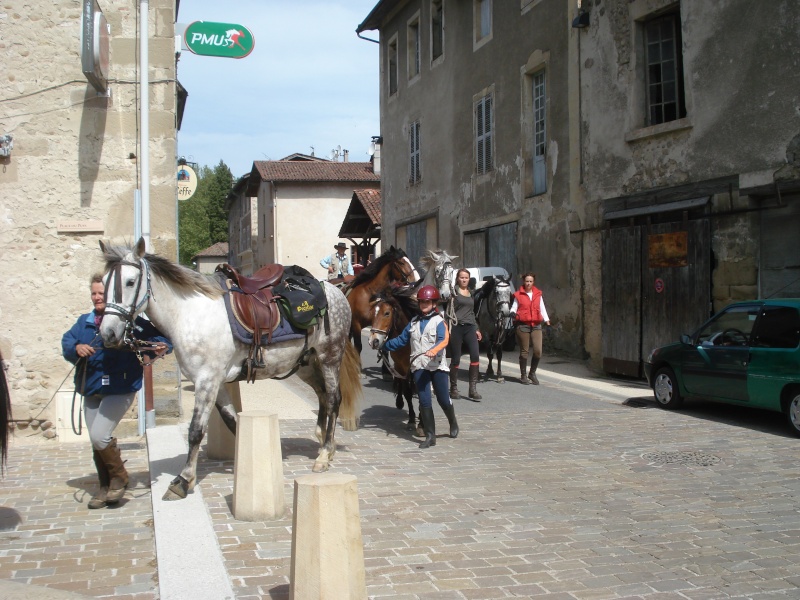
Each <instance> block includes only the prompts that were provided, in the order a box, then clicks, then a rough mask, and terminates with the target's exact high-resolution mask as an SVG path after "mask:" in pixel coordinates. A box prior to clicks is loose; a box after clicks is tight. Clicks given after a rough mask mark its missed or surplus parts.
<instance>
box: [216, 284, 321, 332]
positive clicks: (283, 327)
mask: <svg viewBox="0 0 800 600" xmlns="http://www.w3.org/2000/svg"><path fill="white" fill-rule="evenodd" d="M218 282H219V284H220V286H221V287H222V289H223V290H225V297H224V298H225V312H226V313H227V314H228V323H230V326H231V332H232V333H233V337H234V338H236V339H237V340H239V341H240V342H242V343H244V344H248V345H250V344H252V343H253V334H252V333H251V332H249V331H248V330H247V329H245V328H244V327H243V326H242V324H241V323H239V321H238V320H237V319H236V315H235V314H234V312H233V307H232V306H231V298H230V295H231V292H230V291H228V288H227V285H226V284H225V277H222V276H218ZM305 336H306V331H305V330H303V329H298V328H297V327H295V326H294V325H292V324H291V323H290V322H289V321H288V320H287V319H285V318H283V316H281V318H280V321H279V322H278V326H277V327H276V328H275V329H274V331H273V332H272V342H271V343H272V344H276V343H278V342H286V341H289V340H297V339H302V338H304V337H305ZM259 345H260V346H266V345H267V332H264V333H263V334H262V335H261V343H260V344H259Z"/></svg>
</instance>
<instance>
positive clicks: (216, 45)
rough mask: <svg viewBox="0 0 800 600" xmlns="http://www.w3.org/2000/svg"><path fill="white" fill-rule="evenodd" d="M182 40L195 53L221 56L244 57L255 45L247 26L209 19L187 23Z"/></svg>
mask: <svg viewBox="0 0 800 600" xmlns="http://www.w3.org/2000/svg"><path fill="white" fill-rule="evenodd" d="M183 41H184V43H185V44H186V47H187V48H188V49H189V50H190V51H192V52H194V53H195V54H200V55H202V56H221V57H223V58H244V57H245V56H247V55H248V54H250V53H251V52H252V51H253V48H254V47H255V45H256V40H255V38H254V37H253V34H252V33H250V30H249V29H247V27H244V26H242V25H236V24H235V23H212V22H210V21H195V22H194V23H192V24H191V25H189V26H188V27H187V28H186V31H185V32H184V33H183Z"/></svg>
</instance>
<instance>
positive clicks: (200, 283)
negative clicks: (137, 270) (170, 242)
mask: <svg viewBox="0 0 800 600" xmlns="http://www.w3.org/2000/svg"><path fill="white" fill-rule="evenodd" d="M131 253H133V250H131V249H130V248H125V247H113V248H109V247H108V246H106V251H105V254H104V255H103V256H104V258H105V261H106V273H107V272H108V271H110V270H111V269H113V268H114V267H116V266H117V265H118V264H119V263H121V262H122V261H124V260H126V258H125V257H126V256H128V254H131ZM144 260H145V261H146V262H147V266H148V267H149V268H150V270H151V271H152V273H153V275H155V276H156V277H158V278H159V279H163V280H165V281H167V282H169V283H170V284H171V285H172V286H173V287H175V288H177V290H178V291H179V292H182V293H186V294H192V293H200V294H203V295H204V296H208V297H209V298H220V297H222V295H223V292H222V288H220V287H219V286H218V285H214V283H213V281H212V280H211V279H209V278H208V277H206V276H205V275H203V274H202V273H198V272H197V271H193V270H192V269H189V268H187V267H184V266H182V265H178V264H175V263H174V262H172V261H171V260H169V259H167V258H164V257H163V256H158V255H157V254H145V255H144Z"/></svg>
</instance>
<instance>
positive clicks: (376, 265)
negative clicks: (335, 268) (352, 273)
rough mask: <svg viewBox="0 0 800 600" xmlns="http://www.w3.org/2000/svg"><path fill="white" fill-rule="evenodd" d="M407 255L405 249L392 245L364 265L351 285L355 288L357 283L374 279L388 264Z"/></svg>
mask: <svg viewBox="0 0 800 600" xmlns="http://www.w3.org/2000/svg"><path fill="white" fill-rule="evenodd" d="M405 256H406V253H405V252H404V251H403V250H401V249H400V248H395V247H394V246H391V247H390V248H389V249H388V250H387V251H386V252H384V253H383V254H381V255H380V256H379V257H378V258H376V259H375V260H373V261H372V262H371V263H369V264H368V265H367V266H366V267H364V269H363V270H362V271H361V273H359V274H358V275H356V278H355V279H354V280H353V283H352V284H350V287H351V288H354V287H356V286H357V285H361V284H364V283H367V282H369V281H372V280H373V279H375V277H377V275H378V273H380V271H381V269H383V268H384V267H385V266H386V265H388V264H390V263H393V262H395V261H398V260H400V259H401V258H404V257H405Z"/></svg>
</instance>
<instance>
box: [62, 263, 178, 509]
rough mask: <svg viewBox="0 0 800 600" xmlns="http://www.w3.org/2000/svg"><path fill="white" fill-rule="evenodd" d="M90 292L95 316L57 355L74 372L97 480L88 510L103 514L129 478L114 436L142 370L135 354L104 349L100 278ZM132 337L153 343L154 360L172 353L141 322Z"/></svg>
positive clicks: (83, 321) (81, 322)
mask: <svg viewBox="0 0 800 600" xmlns="http://www.w3.org/2000/svg"><path fill="white" fill-rule="evenodd" d="M91 290H92V305H93V306H94V310H93V311H92V312H90V313H88V314H85V315H81V316H80V318H79V319H78V321H77V322H76V323H75V325H73V326H72V329H70V330H69V331H67V332H66V333H65V334H64V336H63V337H62V338H61V352H62V354H63V355H64V358H66V359H67V360H68V361H69V362H71V363H72V364H74V365H76V366H77V368H76V369H75V389H76V390H77V391H78V393H80V394H81V395H83V397H84V398H83V410H84V419H85V420H86V429H87V431H88V433H89V439H90V440H91V442H92V454H93V456H94V465H95V467H96V469H97V474H98V476H99V478H100V489H99V490H98V492H97V493H96V494H95V495H94V496H93V497H92V499H91V500H90V501H89V505H88V506H89V508H103V507H104V506H106V505H107V504H116V503H118V502H119V501H120V499H121V498H122V496H124V495H125V488H126V487H127V486H128V472H127V471H126V470H125V465H124V464H123V461H122V457H121V456H120V452H119V448H118V447H117V439H116V438H115V437H113V436H112V434H113V433H114V429H116V427H117V425H119V422H120V421H121V420H122V417H123V416H124V415H125V413H126V412H127V411H128V409H129V408H130V407H131V404H132V403H133V399H134V397H135V396H136V392H137V391H139V390H140V389H141V388H142V374H143V369H142V365H141V363H140V362H139V359H138V357H137V356H136V354H135V353H134V352H131V351H129V350H116V349H112V348H104V347H103V339H102V338H101V337H100V331H99V328H100V321H101V320H102V318H103V312H104V311H105V308H106V303H105V295H104V292H105V286H104V284H103V277H102V276H101V275H94V276H93V277H92V284H91ZM134 335H135V337H136V338H137V339H139V340H146V341H150V342H155V343H156V347H155V348H154V349H153V352H154V353H155V354H156V355H158V356H161V355H163V354H165V353H169V352H172V343H171V342H170V341H169V340H168V339H167V338H165V337H164V336H163V335H162V334H161V332H159V331H158V330H157V329H156V328H155V327H154V326H153V325H152V324H151V323H150V322H149V321H147V320H145V319H142V318H141V317H139V318H137V319H136V321H135V322H134Z"/></svg>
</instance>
